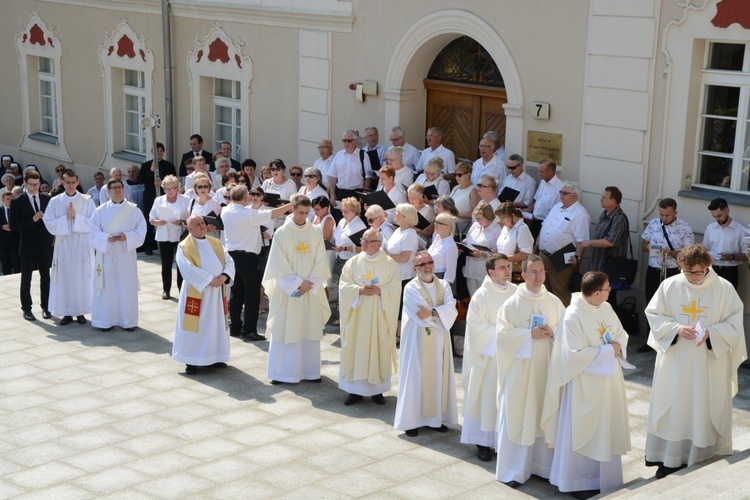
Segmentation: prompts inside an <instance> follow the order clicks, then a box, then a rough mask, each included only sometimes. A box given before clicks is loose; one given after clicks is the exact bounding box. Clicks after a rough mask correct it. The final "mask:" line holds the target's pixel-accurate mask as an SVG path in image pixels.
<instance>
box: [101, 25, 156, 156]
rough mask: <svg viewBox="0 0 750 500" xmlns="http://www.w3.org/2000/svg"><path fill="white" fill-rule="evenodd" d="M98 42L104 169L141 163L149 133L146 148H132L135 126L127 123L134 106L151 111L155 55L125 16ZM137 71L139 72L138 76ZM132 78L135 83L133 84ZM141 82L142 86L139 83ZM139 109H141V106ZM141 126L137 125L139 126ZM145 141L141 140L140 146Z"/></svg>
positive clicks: (149, 145)
mask: <svg viewBox="0 0 750 500" xmlns="http://www.w3.org/2000/svg"><path fill="white" fill-rule="evenodd" d="M104 36H105V39H104V43H102V44H101V45H99V64H100V65H101V67H102V80H103V82H104V118H105V121H104V123H105V127H104V128H105V141H106V143H105V146H106V150H105V155H104V160H103V161H102V166H103V167H105V168H111V167H120V168H127V166H129V165H130V164H132V163H133V162H137V161H140V162H143V161H145V160H146V157H147V156H148V155H149V154H150V153H149V152H150V151H151V147H152V144H151V134H145V133H144V131H143V129H140V133H141V134H143V135H145V137H144V139H145V150H144V151H140V152H139V151H136V150H134V144H133V140H132V135H133V133H134V127H133V125H132V123H131V125H130V126H128V125H127V124H126V120H128V118H130V119H131V121H132V119H133V113H132V111H133V109H138V110H140V111H142V112H143V113H144V114H146V115H150V114H152V113H153V72H154V54H153V52H152V51H151V50H150V49H149V48H148V47H146V40H145V38H144V37H143V36H140V37H139V36H138V35H137V34H136V33H135V31H133V29H132V28H131V27H130V25H129V24H128V20H127V19H125V18H124V17H123V18H121V19H120V24H119V25H117V28H115V30H114V32H112V34H111V35H107V34H106V33H105V35H104ZM139 74H140V75H139ZM134 78H135V79H137V81H138V85H134V81H133V80H134ZM141 85H142V86H141ZM128 96H129V97H130V98H131V100H132V98H133V97H134V96H135V97H137V99H138V100H139V103H137V104H138V105H137V106H135V105H133V103H130V105H129V104H128ZM141 108H142V109H141ZM138 127H139V128H140V124H139V125H138ZM143 143H144V141H140V147H139V149H141V148H143V146H142V144H143Z"/></svg>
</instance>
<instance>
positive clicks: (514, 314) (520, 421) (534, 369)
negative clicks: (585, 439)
mask: <svg viewBox="0 0 750 500" xmlns="http://www.w3.org/2000/svg"><path fill="white" fill-rule="evenodd" d="M521 277H522V278H523V280H524V283H522V284H521V285H520V286H519V287H518V291H517V292H516V294H515V295H514V296H513V297H511V298H510V299H508V300H507V301H506V302H505V304H503V306H502V307H501V308H500V309H499V310H498V312H497V353H498V357H497V367H498V374H499V378H498V384H499V388H500V390H499V391H498V393H497V405H498V408H499V410H500V413H499V417H500V419H499V422H498V438H497V469H496V477H497V480H498V481H501V482H503V483H505V484H507V485H508V486H510V487H511V488H517V487H519V486H520V485H521V484H523V483H525V482H526V481H527V480H528V479H529V477H530V476H531V474H536V475H537V476H539V477H543V478H549V473H550V467H551V466H552V449H551V448H550V447H548V446H547V443H545V440H544V432H543V431H542V428H541V420H542V407H543V406H544V395H545V392H546V388H547V370H548V367H549V361H550V357H551V356H552V346H553V341H554V338H555V332H556V331H557V328H558V325H559V322H560V318H561V317H562V315H563V313H564V312H565V306H563V303H562V302H561V301H560V299H558V298H557V297H556V296H554V295H552V294H551V293H550V292H549V291H547V289H546V288H545V287H544V280H545V270H544V261H542V258H541V257H539V256H538V255H528V256H527V257H526V258H525V259H524V260H523V262H522V264H521ZM472 301H473V299H472Z"/></svg>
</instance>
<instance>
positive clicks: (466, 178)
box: [451, 161, 494, 233]
mask: <svg viewBox="0 0 750 500" xmlns="http://www.w3.org/2000/svg"><path fill="white" fill-rule="evenodd" d="M471 170H472V168H471V164H469V163H467V162H465V161H462V162H459V164H458V165H456V182H458V185H457V186H456V187H454V188H453V191H451V198H453V201H454V202H455V203H456V209H457V210H458V218H459V220H458V223H457V224H458V230H459V231H460V232H461V233H463V232H464V231H465V230H466V228H467V227H468V226H469V225H470V224H471V215H472V213H473V211H474V208H476V206H477V205H478V204H479V191H477V188H476V186H474V185H473V184H472V183H471ZM493 219H494V217H493Z"/></svg>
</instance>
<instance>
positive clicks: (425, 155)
mask: <svg viewBox="0 0 750 500" xmlns="http://www.w3.org/2000/svg"><path fill="white" fill-rule="evenodd" d="M427 146H429V147H427V148H425V149H424V151H422V155H421V156H420V157H419V162H417V167H416V171H417V172H421V171H422V170H424V166H425V165H427V162H428V161H430V160H431V159H432V158H433V157H435V156H439V157H440V158H442V159H443V163H445V170H444V171H443V172H444V174H445V175H443V177H444V178H445V180H448V181H450V180H452V179H453V178H454V177H455V176H456V175H455V173H454V172H455V171H456V155H454V154H453V151H451V150H450V149H448V148H446V147H445V146H443V131H442V130H440V129H439V128H438V127H430V128H428V129H427Z"/></svg>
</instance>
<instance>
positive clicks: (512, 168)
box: [506, 165, 520, 170]
mask: <svg viewBox="0 0 750 500" xmlns="http://www.w3.org/2000/svg"><path fill="white" fill-rule="evenodd" d="M519 166H520V165H506V167H508V170H515V169H517V168H518V167H519Z"/></svg>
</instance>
